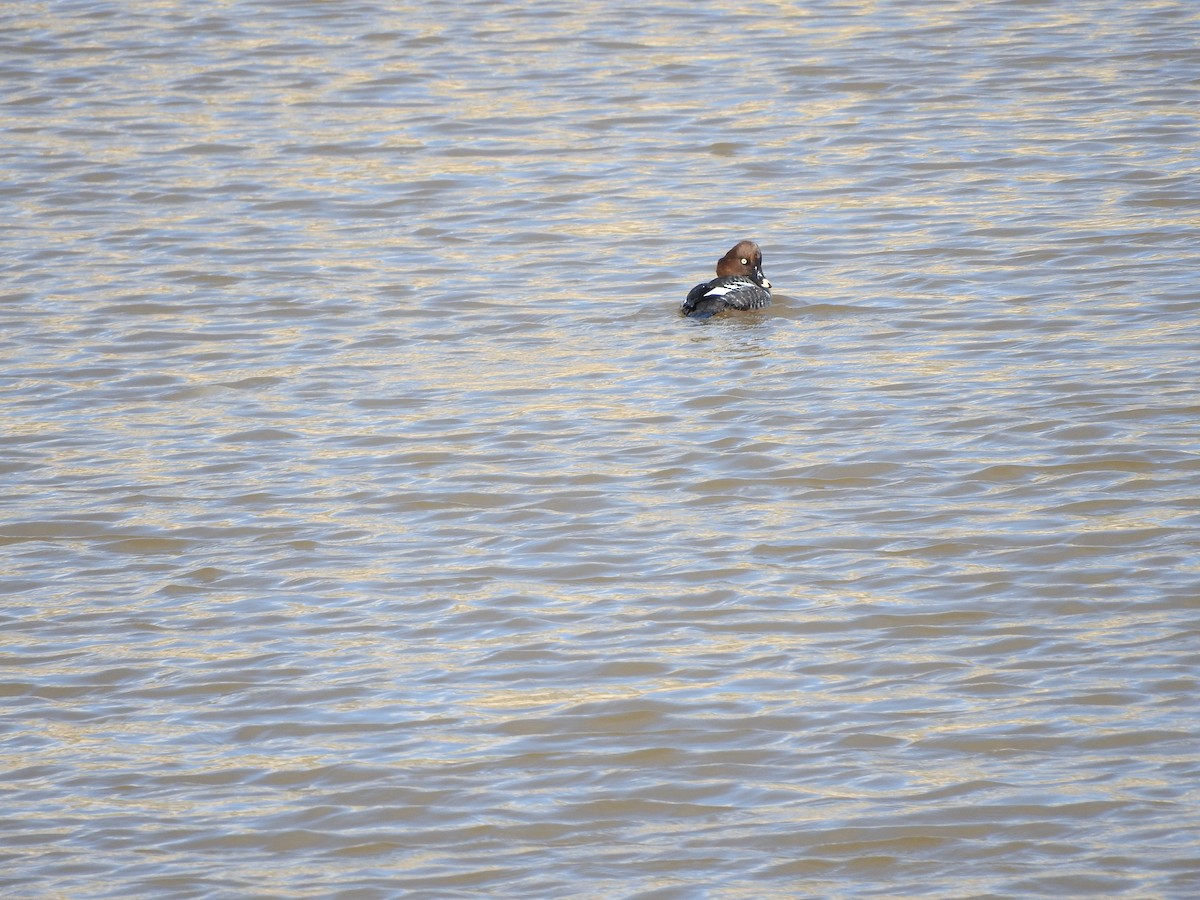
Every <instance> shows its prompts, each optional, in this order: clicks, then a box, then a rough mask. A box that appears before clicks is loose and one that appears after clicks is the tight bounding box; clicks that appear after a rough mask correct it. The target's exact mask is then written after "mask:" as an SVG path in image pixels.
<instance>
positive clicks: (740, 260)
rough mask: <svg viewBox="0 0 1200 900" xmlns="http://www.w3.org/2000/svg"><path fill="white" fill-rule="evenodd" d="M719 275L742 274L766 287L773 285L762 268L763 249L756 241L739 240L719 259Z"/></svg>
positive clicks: (723, 276)
mask: <svg viewBox="0 0 1200 900" xmlns="http://www.w3.org/2000/svg"><path fill="white" fill-rule="evenodd" d="M717 275H718V276H719V277H721V278H726V277H728V276H730V275H742V276H744V277H746V278H749V279H750V280H752V281H753V282H754V283H755V284H760V285H762V286H763V287H765V288H768V289H769V288H770V287H771V282H769V281H767V279H766V277H765V276H764V275H763V270H762V250H760V249H759V248H758V244H756V243H754V241H739V242H738V243H737V244H736V245H735V246H734V247H733V249H731V250H730V251H729V252H728V253H726V254H725V255H724V256H722V257H721V258H720V259H719V260H718V261H717Z"/></svg>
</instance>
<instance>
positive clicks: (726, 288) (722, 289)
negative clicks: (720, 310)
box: [704, 284, 737, 297]
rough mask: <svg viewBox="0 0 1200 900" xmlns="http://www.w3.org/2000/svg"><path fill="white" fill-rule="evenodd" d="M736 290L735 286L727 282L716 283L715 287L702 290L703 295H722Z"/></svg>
mask: <svg viewBox="0 0 1200 900" xmlns="http://www.w3.org/2000/svg"><path fill="white" fill-rule="evenodd" d="M736 290H737V287H735V286H730V285H728V284H718V285H717V286H716V287H715V288H712V289H710V290H707V291H705V292H704V296H705V297H724V296H725V295H726V294H731V293H733V292H734V291H736Z"/></svg>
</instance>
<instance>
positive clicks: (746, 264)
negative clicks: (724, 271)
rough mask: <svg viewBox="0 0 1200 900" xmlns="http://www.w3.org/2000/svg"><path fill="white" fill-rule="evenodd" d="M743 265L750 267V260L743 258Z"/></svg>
mask: <svg viewBox="0 0 1200 900" xmlns="http://www.w3.org/2000/svg"><path fill="white" fill-rule="evenodd" d="M742 265H743V266H748V265H750V260H748V259H746V258H745V257H744V256H743V257H742Z"/></svg>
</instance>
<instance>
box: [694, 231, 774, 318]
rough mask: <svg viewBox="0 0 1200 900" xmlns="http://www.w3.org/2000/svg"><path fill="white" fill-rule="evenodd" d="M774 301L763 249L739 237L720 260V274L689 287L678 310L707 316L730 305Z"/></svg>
mask: <svg viewBox="0 0 1200 900" xmlns="http://www.w3.org/2000/svg"><path fill="white" fill-rule="evenodd" d="M770 303H771V282H769V281H767V279H766V278H765V277H764V276H763V271H762V250H760V249H759V247H758V244H756V243H754V241H740V242H738V243H737V244H736V245H735V246H734V247H733V248H732V249H731V250H730V251H729V252H728V253H726V254H725V255H724V256H722V257H721V259H720V260H718V262H717V277H716V278H714V279H713V280H712V281H706V282H704V283H703V284H698V285H696V286H695V287H694V288H692V289H691V290H690V291H688V295H687V299H686V300H684V301H683V304H682V305H681V306H680V307H679V312H680V313H682V314H683V315H685V316H691V317H692V318H693V319H707V318H708V317H709V316H714V315H716V314H717V313H719V312H723V311H725V310H727V309H762V308H763V307H764V306H769V305H770Z"/></svg>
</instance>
